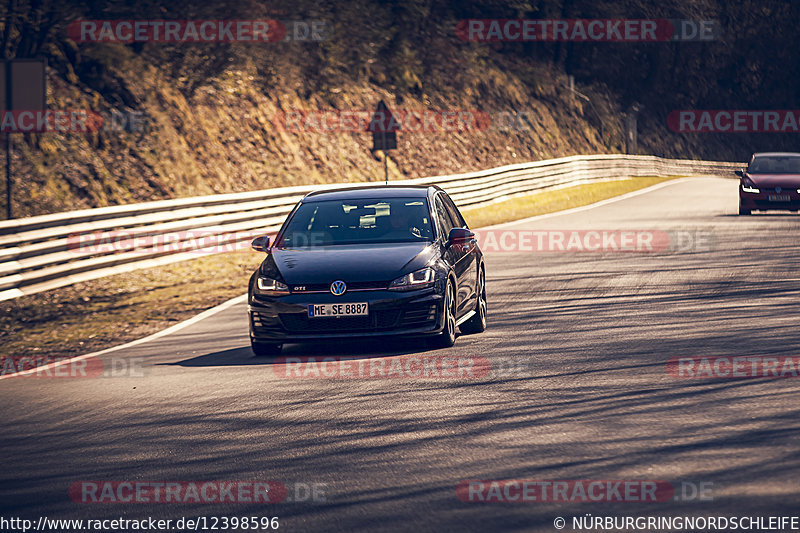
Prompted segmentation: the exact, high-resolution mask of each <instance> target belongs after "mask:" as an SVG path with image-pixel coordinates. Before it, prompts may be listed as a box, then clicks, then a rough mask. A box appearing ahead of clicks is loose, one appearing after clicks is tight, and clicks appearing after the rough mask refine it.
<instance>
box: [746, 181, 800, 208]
mask: <svg viewBox="0 0 800 533" xmlns="http://www.w3.org/2000/svg"><path fill="white" fill-rule="evenodd" d="M776 196H788V198H789V199H788V200H781V201H775V199H774V198H775V197H776ZM770 197H773V199H772V200H770ZM739 205H740V206H741V207H742V209H746V210H748V211H773V210H776V211H797V210H799V209H800V193H798V192H797V191H796V190H792V189H788V190H783V191H781V192H780V193H776V192H775V191H763V190H762V191H760V192H757V193H753V192H745V191H743V190H742V189H741V187H740V188H739Z"/></svg>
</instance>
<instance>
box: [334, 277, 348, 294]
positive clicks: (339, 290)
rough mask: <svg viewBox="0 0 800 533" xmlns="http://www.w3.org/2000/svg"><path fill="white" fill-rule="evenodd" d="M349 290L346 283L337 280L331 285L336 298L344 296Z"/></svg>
mask: <svg viewBox="0 0 800 533" xmlns="http://www.w3.org/2000/svg"><path fill="white" fill-rule="evenodd" d="M346 290H347V285H346V284H345V282H344V281H342V280H340V279H337V280H336V281H334V282H333V283H331V294H333V295H334V296H341V295H342V294H344V291H346Z"/></svg>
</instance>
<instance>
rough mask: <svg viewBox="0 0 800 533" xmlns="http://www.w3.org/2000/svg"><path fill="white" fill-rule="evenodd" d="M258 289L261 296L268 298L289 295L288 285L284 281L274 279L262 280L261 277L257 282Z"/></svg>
mask: <svg viewBox="0 0 800 533" xmlns="http://www.w3.org/2000/svg"><path fill="white" fill-rule="evenodd" d="M256 288H257V289H258V291H257V292H258V293H259V294H264V295H267V296H281V295H284V294H289V286H288V285H286V284H285V283H284V282H282V281H278V280H277V279H272V278H262V277H261V276H259V277H258V280H257V281H256Z"/></svg>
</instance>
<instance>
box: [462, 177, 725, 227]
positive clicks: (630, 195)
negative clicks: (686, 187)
mask: <svg viewBox="0 0 800 533" xmlns="http://www.w3.org/2000/svg"><path fill="white" fill-rule="evenodd" d="M699 177H702V178H707V177H713V176H697V177H688V178H678V179H674V180H669V181H665V182H662V183H656V184H655V185H651V186H650V187H645V188H644V189H639V190H636V191H631V192H627V193H625V194H623V195H621V196H614V197H613V198H606V199H605V200H600V201H599V202H595V203H593V204H587V205H582V206H580V207H573V208H570V209H565V210H563V211H554V212H553V213H545V214H543V215H536V216H532V217H528V218H522V219H520V220H512V221H511V222H503V223H502V224H495V225H494V226H486V227H485V228H477V229H480V230H487V229H497V228H505V227H507V226H513V225H515V224H525V223H526V222H531V221H533V220H542V219H543V218H551V217H558V216H561V215H569V214H571V213H578V212H580V211H587V210H589V209H594V208H595V207H601V206H604V205H608V204H613V203H614V202H619V201H621V200H627V199H628V198H633V197H634V196H639V195H640V194H647V193H649V192H653V191H655V190H657V189H661V188H663V187H667V186H669V185H674V184H676V183H683V182H685V181H689V180H695V179H697V178H699ZM721 179H725V178H721Z"/></svg>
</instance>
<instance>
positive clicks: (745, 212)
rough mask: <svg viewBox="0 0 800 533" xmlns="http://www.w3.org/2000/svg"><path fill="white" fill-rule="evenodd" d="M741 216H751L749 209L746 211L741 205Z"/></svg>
mask: <svg viewBox="0 0 800 533" xmlns="http://www.w3.org/2000/svg"><path fill="white" fill-rule="evenodd" d="M739 214H740V215H745V216H746V215H749V214H751V212H750V210H749V209H744V208H743V207H742V206H741V205H740V206H739Z"/></svg>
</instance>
